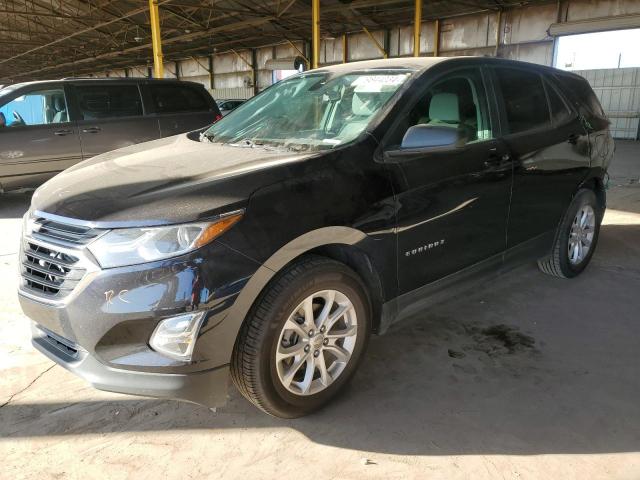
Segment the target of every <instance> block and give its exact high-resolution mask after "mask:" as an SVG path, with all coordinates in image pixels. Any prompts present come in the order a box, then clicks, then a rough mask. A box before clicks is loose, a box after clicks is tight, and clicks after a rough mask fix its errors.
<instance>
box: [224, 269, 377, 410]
mask: <svg viewBox="0 0 640 480" xmlns="http://www.w3.org/2000/svg"><path fill="white" fill-rule="evenodd" d="M370 321H371V320H370V308H369V301H368V297H367V294H366V290H365V288H364V286H363V284H362V282H361V280H360V278H359V277H358V276H357V274H356V273H355V272H353V271H352V270H351V269H349V268H348V267H347V266H346V265H344V264H341V263H339V262H335V261H333V260H329V259H326V258H322V257H307V258H304V259H302V260H301V261H299V262H297V263H295V264H293V265H292V266H291V267H289V268H288V269H287V270H286V271H285V272H284V273H282V274H281V275H279V276H278V277H277V278H276V279H275V280H274V282H273V283H272V284H270V285H269V286H268V287H267V288H266V290H265V291H264V292H263V294H262V295H261V296H260V298H259V299H258V301H257V302H256V305H255V307H254V308H253V310H252V312H251V313H250V314H249V316H248V318H247V321H246V322H245V324H244V325H243V328H242V329H241V331H240V334H239V336H238V339H237V341H236V345H235V349H234V355H233V360H232V366H231V370H232V378H233V381H234V383H235V384H236V386H237V387H238V389H239V390H240V392H241V393H242V394H243V395H244V396H245V397H246V398H247V399H248V400H249V401H251V402H252V403H253V404H254V405H256V406H257V407H258V408H260V409H261V410H263V411H265V412H266V413H269V414H271V415H274V416H277V417H284V418H293V417H299V416H302V415H306V414H308V413H311V412H313V411H315V410H317V409H318V408H320V407H322V406H323V405H325V404H326V403H327V402H328V401H330V400H331V399H332V398H333V397H334V396H335V395H337V394H338V392H339V391H340V390H341V388H342V387H343V386H344V385H345V384H346V383H347V382H348V380H349V379H350V377H351V376H352V375H353V373H354V372H355V370H356V367H357V365H358V363H359V360H360V358H361V357H362V354H363V353H364V350H365V347H366V345H367V342H368V337H369V333H370V330H371V328H370Z"/></svg>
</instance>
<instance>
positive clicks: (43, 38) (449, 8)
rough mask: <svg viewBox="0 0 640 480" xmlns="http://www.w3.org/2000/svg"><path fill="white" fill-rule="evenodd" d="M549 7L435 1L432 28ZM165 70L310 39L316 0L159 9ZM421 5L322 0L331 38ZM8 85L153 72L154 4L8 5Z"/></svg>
mask: <svg viewBox="0 0 640 480" xmlns="http://www.w3.org/2000/svg"><path fill="white" fill-rule="evenodd" d="M533 3H549V1H548V0H528V1H523V0H425V1H424V6H423V14H422V18H423V20H430V19H436V18H446V17H451V16H456V15H463V14H470V13H476V12H481V11H487V10H488V11H497V10H501V9H506V8H510V7H520V6H523V5H527V4H533ZM158 5H159V10H160V21H161V35H162V49H163V54H164V59H165V61H171V60H180V59H184V58H189V57H192V56H196V55H209V54H212V53H216V52H224V51H228V50H230V49H244V48H257V47H262V46H267V45H275V44H278V43H281V42H283V41H296V40H298V41H299V40H310V38H311V0H158ZM414 8H415V3H414V0H322V2H321V22H320V30H321V35H322V36H323V37H330V36H336V35H341V34H343V33H350V32H356V31H362V30H363V28H368V29H384V28H388V27H391V26H397V25H403V24H410V23H412V21H413V12H414ZM0 33H1V35H0V84H2V83H12V82H18V81H25V80H34V79H42V78H58V77H63V76H69V75H83V74H88V73H91V72H95V71H98V70H104V69H106V68H122V67H126V66H132V65H145V64H149V65H150V64H151V63H152V47H151V29H150V21H149V5H148V2H147V1H146V0H143V1H140V0H137V1H136V0H0Z"/></svg>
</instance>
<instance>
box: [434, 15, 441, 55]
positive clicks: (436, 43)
mask: <svg viewBox="0 0 640 480" xmlns="http://www.w3.org/2000/svg"><path fill="white" fill-rule="evenodd" d="M438 55H440V19H438V18H436V20H435V21H434V23H433V56H434V57H437V56H438Z"/></svg>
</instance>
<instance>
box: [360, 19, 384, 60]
mask: <svg viewBox="0 0 640 480" xmlns="http://www.w3.org/2000/svg"><path fill="white" fill-rule="evenodd" d="M362 28H363V29H364V33H366V34H367V36H368V37H369V38H370V39H371V41H373V43H375V45H376V47H377V48H378V50H380V53H382V56H383V57H384V58H388V57H389V55H387V51H386V50H385V49H384V47H383V46H382V45H380V42H378V40H376V37H374V36H373V34H372V33H371V32H370V31H369V29H368V28H367V27H365V26H364V25H362Z"/></svg>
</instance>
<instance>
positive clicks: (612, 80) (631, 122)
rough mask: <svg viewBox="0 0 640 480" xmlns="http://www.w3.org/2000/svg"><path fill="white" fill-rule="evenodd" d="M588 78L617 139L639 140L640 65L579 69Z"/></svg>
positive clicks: (578, 71)
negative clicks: (635, 66)
mask: <svg viewBox="0 0 640 480" xmlns="http://www.w3.org/2000/svg"><path fill="white" fill-rule="evenodd" d="M574 73H577V74H578V75H582V76H583V77H584V78H586V79H587V80H588V81H589V83H590V84H591V87H592V88H593V91H594V92H595V93H596V95H598V98H599V99H600V103H601V104H602V108H604V111H605V112H606V113H607V116H608V117H609V120H611V132H612V134H613V136H614V137H615V138H628V139H634V140H636V139H638V138H639V137H638V135H639V134H640V130H639V123H640V68H612V69H602V70H575V71H574Z"/></svg>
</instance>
